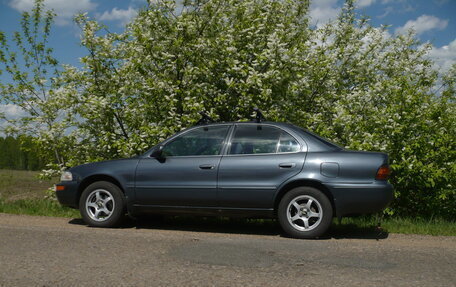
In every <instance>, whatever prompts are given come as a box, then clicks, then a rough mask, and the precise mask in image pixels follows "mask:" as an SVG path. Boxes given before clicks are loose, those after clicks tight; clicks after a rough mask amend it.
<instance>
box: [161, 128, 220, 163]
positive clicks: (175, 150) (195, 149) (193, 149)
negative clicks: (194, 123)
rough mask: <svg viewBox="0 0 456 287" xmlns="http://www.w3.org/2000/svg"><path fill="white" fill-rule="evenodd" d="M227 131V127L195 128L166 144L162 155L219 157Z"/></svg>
mask: <svg viewBox="0 0 456 287" xmlns="http://www.w3.org/2000/svg"><path fill="white" fill-rule="evenodd" d="M228 129H229V126H228V125H223V126H209V127H200V128H196V129H194V130H192V131H189V132H187V133H184V134H183V135H181V136H179V137H177V138H175V139H173V140H172V141H171V142H169V143H167V144H166V145H165V146H164V147H163V151H162V152H163V155H165V156H192V155H219V154H220V152H221V150H222V146H223V141H224V140H225V137H226V134H227V132H228Z"/></svg>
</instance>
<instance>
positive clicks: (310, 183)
mask: <svg viewBox="0 0 456 287" xmlns="http://www.w3.org/2000/svg"><path fill="white" fill-rule="evenodd" d="M300 186H307V187H313V188H316V189H318V190H320V191H321V192H322V193H323V194H324V195H325V196H326V197H327V198H328V199H329V201H330V202H331V206H332V209H333V214H337V213H336V204H335V200H334V196H333V194H332V193H331V192H330V191H329V189H328V188H327V187H326V186H325V185H324V184H323V183H321V182H320V181H318V180H313V179H297V180H293V181H291V182H288V183H287V184H285V185H284V186H282V187H281V188H280V190H279V192H277V194H276V195H275V198H274V213H275V214H277V210H278V207H279V203H280V201H281V200H282V198H283V196H284V195H285V194H286V193H287V192H289V191H290V190H292V189H293V188H295V187H300Z"/></svg>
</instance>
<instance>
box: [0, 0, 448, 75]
mask: <svg viewBox="0 0 456 287" xmlns="http://www.w3.org/2000/svg"><path fill="white" fill-rule="evenodd" d="M33 1H34V0H0V30H2V31H5V32H7V33H9V34H10V33H11V32H12V31H15V30H18V29H19V28H20V27H19V20H20V12H21V11H25V10H29V9H31V7H32V6H33ZM145 1H146V0H124V1H121V0H45V3H46V5H47V7H49V8H52V9H54V10H55V12H56V13H57V18H56V25H55V26H54V30H53V34H52V39H51V41H50V45H51V46H52V47H54V48H55V55H56V58H57V59H58V60H59V61H60V62H62V63H66V64H72V65H79V58H80V57H81V56H83V55H84V53H85V51H84V49H83V48H82V47H80V45H79V32H80V31H79V28H77V27H76V26H75V25H74V23H73V22H72V16H73V15H74V14H75V13H78V12H88V14H89V16H91V17H93V18H95V19H98V20H99V21H100V22H103V23H104V24H106V25H108V26H109V27H110V29H111V30H113V31H117V32H120V31H121V30H122V29H123V27H124V25H125V23H128V21H130V20H131V19H132V18H133V17H134V16H135V15H136V11H137V10H138V9H139V8H140V7H142V6H144V5H145V3H146V2H145ZM342 5H343V0H316V1H313V3H312V5H311V16H312V19H313V20H312V21H313V23H314V24H316V25H322V24H324V23H326V22H327V21H328V20H329V19H333V18H334V17H336V16H337V14H338V13H339V12H340V9H341V6H342ZM357 6H358V10H359V12H360V13H361V14H364V15H367V16H369V17H370V18H371V20H372V24H373V25H374V26H380V25H381V24H387V25H391V27H390V33H391V34H394V33H401V32H403V31H405V30H406V29H407V28H411V27H413V28H414V29H415V30H416V31H417V34H418V37H419V38H420V39H421V40H422V41H423V42H427V41H429V42H430V43H432V44H433V46H434V49H433V51H432V52H431V57H433V58H435V59H436V61H437V62H438V64H439V65H442V66H444V68H445V69H446V68H448V67H449V66H450V64H451V63H452V62H455V61H456V16H454V15H455V14H456V0H358V2H357Z"/></svg>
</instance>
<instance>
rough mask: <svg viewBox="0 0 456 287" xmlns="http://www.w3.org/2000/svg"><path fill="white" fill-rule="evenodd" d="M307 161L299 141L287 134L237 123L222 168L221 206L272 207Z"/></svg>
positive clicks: (262, 125)
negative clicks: (282, 187)
mask: <svg viewBox="0 0 456 287" xmlns="http://www.w3.org/2000/svg"><path fill="white" fill-rule="evenodd" d="M304 159H305V153H304V152H301V145H300V143H299V141H298V140H296V138H294V137H293V136H292V135H291V134H290V133H288V132H287V131H285V130H283V129H281V128H279V127H276V126H272V125H267V124H237V125H236V126H235V130H234V132H233V135H232V137H231V141H230V144H229V145H228V149H227V154H226V155H224V156H223V158H222V160H221V162H220V166H219V174H218V201H219V206H220V207H228V208H271V207H272V199H273V195H274V194H275V192H276V191H277V189H278V187H279V186H280V185H281V184H282V183H283V182H284V181H286V180H287V179H288V178H290V177H292V176H294V175H296V174H297V173H299V172H300V171H301V169H302V166H303V164H304Z"/></svg>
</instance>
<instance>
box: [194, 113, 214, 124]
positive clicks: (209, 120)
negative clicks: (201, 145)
mask: <svg viewBox="0 0 456 287" xmlns="http://www.w3.org/2000/svg"><path fill="white" fill-rule="evenodd" d="M199 114H200V115H201V119H199V121H198V122H196V125H197V126H199V125H205V124H208V123H213V122H215V121H214V120H213V119H212V118H211V117H210V116H208V115H207V114H206V112H203V111H201V112H199Z"/></svg>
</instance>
